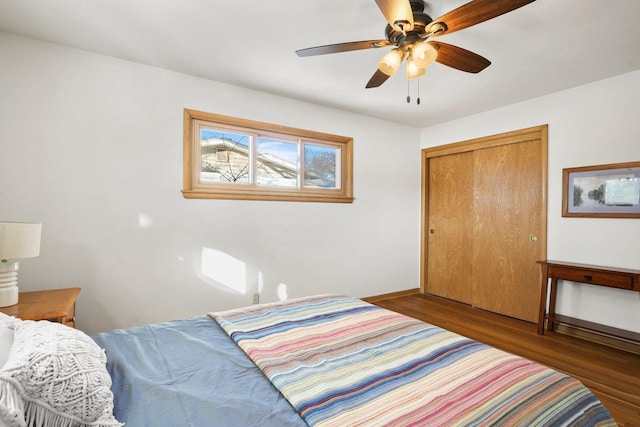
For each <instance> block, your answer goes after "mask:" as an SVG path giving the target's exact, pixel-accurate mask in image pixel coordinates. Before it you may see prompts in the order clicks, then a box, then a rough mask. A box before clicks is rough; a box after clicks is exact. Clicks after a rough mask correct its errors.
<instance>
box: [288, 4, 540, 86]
mask: <svg viewBox="0 0 640 427" xmlns="http://www.w3.org/2000/svg"><path fill="white" fill-rule="evenodd" d="M534 1H535V0H472V1H470V2H469V3H466V4H464V5H462V6H460V7H458V8H457V9H454V10H452V11H450V12H448V13H446V14H445V15H443V16H441V17H440V18H438V19H431V17H430V16H429V15H427V14H426V13H424V3H423V2H422V0H376V4H377V5H378V8H379V9H380V11H381V12H382V14H383V15H384V17H385V18H386V19H387V21H388V25H387V26H386V29H385V37H386V38H385V39H384V40H364V41H357V42H347V43H338V44H330V45H324V46H316V47H310V48H307V49H300V50H297V51H296V54H297V55H298V56H315V55H325V54H328V53H338V52H348V51H352V50H363V49H376V48H381V47H387V46H395V47H394V48H393V49H392V50H391V51H389V52H387V54H386V55H384V56H383V57H382V59H381V60H380V62H378V69H377V70H376V72H375V73H374V74H373V76H372V77H371V79H370V80H369V82H368V83H367V86H366V87H367V89H369V88H374V87H378V86H380V85H382V84H383V83H384V82H385V81H387V79H388V78H389V77H391V76H392V75H394V74H395V73H396V72H397V71H398V69H399V68H400V64H401V63H402V61H404V60H405V59H406V77H407V79H414V78H417V77H420V76H422V75H423V74H424V73H425V69H426V68H427V67H428V66H429V65H431V64H432V63H433V62H434V61H437V62H439V63H440V64H443V65H446V66H449V67H452V68H455V69H458V70H461V71H466V72H468V73H479V72H480V71H482V70H484V69H485V68H487V67H488V66H489V65H490V64H491V61H489V60H488V59H486V58H484V57H482V56H480V55H478V54H476V53H473V52H470V51H468V50H466V49H463V48H461V47H457V46H453V45H450V44H447V43H442V42H439V41H428V40H429V39H430V38H432V37H434V38H435V37H440V36H443V35H445V34H450V33H453V32H455V31H458V30H462V29H464V28H467V27H471V26H472V25H476V24H479V23H481V22H484V21H488V20H489V19H493V18H495V17H497V16H500V15H503V14H505V13H508V12H511V11H513V10H515V9H518V8H520V7H522V6H525V5H527V4H529V3H532V2H534Z"/></svg>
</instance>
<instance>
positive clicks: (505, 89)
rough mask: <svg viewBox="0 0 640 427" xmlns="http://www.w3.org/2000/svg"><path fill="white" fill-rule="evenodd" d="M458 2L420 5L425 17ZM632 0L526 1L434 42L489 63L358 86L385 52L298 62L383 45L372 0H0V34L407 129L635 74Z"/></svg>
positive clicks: (638, 30) (638, 55) (639, 31)
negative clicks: (339, 48) (325, 49)
mask: <svg viewBox="0 0 640 427" xmlns="http://www.w3.org/2000/svg"><path fill="white" fill-rule="evenodd" d="M466 2H467V0H428V1H427V6H426V9H425V12H427V13H428V14H429V15H430V16H431V17H432V18H437V17H439V16H441V15H444V14H445V13H446V12H448V11H450V10H452V9H454V8H456V7H458V6H460V5H462V4H464V3H466ZM638 17H640V0H613V1H612V0H537V1H535V2H534V3H532V4H529V5H527V6H524V7H523V8H521V9H517V10H516V11H513V12H511V13H509V14H506V15H503V16H500V17H498V18H495V19H493V20H491V21H487V22H484V23H481V24H478V25H476V26H473V27H470V28H466V29H464V30H461V31H459V32H456V33H453V34H450V35H445V36H443V37H442V38H441V39H440V40H441V41H443V42H446V43H449V44H454V45H457V46H460V47H463V48H465V49H468V50H471V51H473V52H476V53H478V54H480V55H482V56H484V57H486V58H488V59H489V60H491V61H492V65H491V66H490V67H489V68H487V69H486V70H484V71H483V72H481V73H479V74H468V73H464V72H461V71H458V70H455V69H452V68H448V67H445V66H443V65H441V64H434V65H432V66H431V67H430V68H429V69H428V70H427V74H426V75H425V76H423V77H422V78H420V79H419V86H420V97H421V101H422V102H421V104H420V105H416V103H415V98H416V95H417V91H418V84H417V83H416V81H415V80H413V81H412V82H411V89H410V93H411V98H412V103H411V104H407V102H406V96H407V81H406V80H405V78H404V76H403V75H401V73H398V75H396V76H394V77H392V78H390V79H389V80H388V81H387V82H386V83H385V84H384V85H383V86H381V87H379V88H376V89H365V84H366V83H367V81H368V80H369V78H370V77H371V75H372V74H373V73H374V71H375V70H376V66H377V62H378V60H379V58H380V57H381V56H382V55H383V54H384V53H386V51H387V50H388V49H389V48H382V49H369V50H363V51H355V52H345V53H339V54H332V55H322V56H316V57H307V58H299V57H297V56H296V55H295V53H294V52H295V50H297V49H302V48H306V47H312V46H318V45H325V44H332V43H341V42H349V41H360V40H370V39H383V38H384V28H385V25H386V20H385V18H384V16H383V15H382V13H381V12H380V10H379V9H378V8H377V6H376V4H375V1H374V0H351V1H345V0H321V1H313V2H312V1H304V0H271V1H264V0H263V1H257V0H245V1H241V0H1V1H0V30H3V31H7V32H11V33H15V34H21V35H25V36H28V37H33V38H36V39H41V40H47V41H51V42H54V43H59V44H62V45H67V46H72V47H75V48H79V49H84V50H88V51H91V52H97V53H101V54H105V55H110V56H114V57H117V58H122V59H127V60H131V61H135V62H139V63H142V64H148V65H153V66H157V67H161V68H166V69H170V70H174V71H178V72H182V73H187V74H191V75H195V76H199V77H203V78H206V79H210V80H215V81H219V82H226V83H229V84H233V85H237V86H241V87H246V88H250V89H255V90H259V91H263V92H267V93H272V94H277V95H282V96H286V97H290V98H295V99H300V100H304V101H308V102H312V103H315V104H320V105H326V106H329V107H333V108H338V109H343V110H347V111H353V112H357V113H362V114H366V115H370V116H374V117H379V118H384V119H388V120H392V121H396V122H399V123H405V124H408V125H411V126H416V127H425V126H429V125H432V124H436V123H440V122H444V121H449V120H452V119H456V118H459V117H463V116H467V115H470V114H475V113H479V112H482V111H487V110H491V109H495V108H498V107H500V106H503V105H508V104H512V103H515V102H519V101H523V100H526V99H531V98H534V97H538V96H542V95H545V94H548V93H552V92H556V91H559V90H562V89H566V88H570V87H575V86H579V85H582V84H585V83H589V82H592V81H596V80H600V79H603V78H607V77H611V76H615V75H619V74H622V73H626V72H629V71H633V70H637V69H640V25H638Z"/></svg>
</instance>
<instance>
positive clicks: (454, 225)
mask: <svg viewBox="0 0 640 427" xmlns="http://www.w3.org/2000/svg"><path fill="white" fill-rule="evenodd" d="M428 197H429V219H428V229H427V233H428V242H429V243H428V249H427V250H428V254H429V260H428V265H427V270H428V272H427V276H428V279H427V282H428V289H427V291H428V292H429V293H431V294H434V295H438V296H441V297H445V298H449V299H453V300H456V301H462V302H465V303H467V304H472V302H473V294H472V282H471V266H472V262H471V257H472V253H473V252H472V242H473V239H472V232H473V229H472V228H473V153H472V152H466V153H459V154H451V155H447V156H441V157H434V158H431V159H429V194H428Z"/></svg>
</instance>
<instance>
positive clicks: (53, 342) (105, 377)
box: [0, 321, 122, 427]
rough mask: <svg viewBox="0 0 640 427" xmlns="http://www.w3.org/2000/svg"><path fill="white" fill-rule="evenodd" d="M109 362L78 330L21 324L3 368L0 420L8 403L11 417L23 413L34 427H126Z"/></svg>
mask: <svg viewBox="0 0 640 427" xmlns="http://www.w3.org/2000/svg"><path fill="white" fill-rule="evenodd" d="M106 360H107V358H106V356H105V354H104V351H103V350H102V349H101V348H100V347H98V345H97V344H96V343H95V342H94V341H93V340H92V339H91V338H89V337H88V336H87V335H86V334H84V333H83V332H82V331H80V330H77V329H73V328H70V327H68V326H64V325H61V324H59V323H52V322H47V321H40V322H34V321H23V322H20V323H19V324H17V325H16V326H15V330H14V336H13V345H12V347H11V350H10V351H9V357H8V360H7V362H6V364H5V365H4V367H2V369H0V420H2V417H1V415H2V410H3V409H2V408H3V405H4V408H5V409H4V410H5V412H6V413H8V414H9V415H11V414H14V415H15V413H16V412H21V415H22V417H23V418H22V419H24V421H25V422H26V424H27V425H30V426H37V427H44V426H49V425H55V426H59V427H66V426H73V427H81V426H92V427H103V426H122V424H121V423H119V422H118V421H117V420H116V419H115V418H114V416H113V394H112V393H111V377H110V376H109V373H108V372H107V370H106V368H105V364H106ZM20 401H21V402H20ZM20 403H22V404H23V406H24V408H23V410H22V408H20V407H19V406H20ZM16 419H17V417H16ZM12 420H13V419H12ZM9 425H12V424H9ZM13 425H16V426H21V425H24V424H20V423H19V422H14V424H13Z"/></svg>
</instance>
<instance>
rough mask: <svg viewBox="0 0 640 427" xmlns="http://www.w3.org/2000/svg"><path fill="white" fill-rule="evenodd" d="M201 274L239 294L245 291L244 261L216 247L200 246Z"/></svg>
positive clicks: (245, 272)
mask: <svg viewBox="0 0 640 427" xmlns="http://www.w3.org/2000/svg"><path fill="white" fill-rule="evenodd" d="M201 272H202V275H203V276H205V277H207V278H209V279H211V280H214V281H215V282H217V283H219V284H221V285H223V286H224V287H226V288H229V289H231V290H233V291H236V292H239V293H241V294H246V293H247V268H246V265H245V263H244V262H242V261H240V260H238V259H236V258H234V257H232V256H231V255H229V254H226V253H224V252H221V251H219V250H217V249H211V248H202V267H201Z"/></svg>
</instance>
